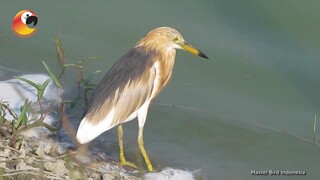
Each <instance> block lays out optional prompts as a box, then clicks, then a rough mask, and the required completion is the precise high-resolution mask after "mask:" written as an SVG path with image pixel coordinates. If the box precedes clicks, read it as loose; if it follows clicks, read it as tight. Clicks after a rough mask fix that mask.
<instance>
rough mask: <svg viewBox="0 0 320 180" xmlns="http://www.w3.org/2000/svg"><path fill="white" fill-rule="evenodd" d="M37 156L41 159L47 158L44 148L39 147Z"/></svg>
mask: <svg viewBox="0 0 320 180" xmlns="http://www.w3.org/2000/svg"><path fill="white" fill-rule="evenodd" d="M36 155H38V156H39V157H41V158H43V157H44V156H45V154H44V150H43V146H42V145H39V146H38V148H37V150H36Z"/></svg>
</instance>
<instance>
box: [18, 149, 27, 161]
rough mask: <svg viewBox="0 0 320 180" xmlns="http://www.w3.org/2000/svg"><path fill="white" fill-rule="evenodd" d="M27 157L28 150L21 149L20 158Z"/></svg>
mask: <svg viewBox="0 0 320 180" xmlns="http://www.w3.org/2000/svg"><path fill="white" fill-rule="evenodd" d="M25 157H26V150H25V149H24V148H21V149H20V155H19V158H21V159H22V158H25Z"/></svg>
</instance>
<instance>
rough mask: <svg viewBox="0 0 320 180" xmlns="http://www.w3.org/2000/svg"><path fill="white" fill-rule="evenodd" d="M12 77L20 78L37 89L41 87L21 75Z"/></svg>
mask: <svg viewBox="0 0 320 180" xmlns="http://www.w3.org/2000/svg"><path fill="white" fill-rule="evenodd" d="M14 78H16V79H19V80H21V81H24V82H26V83H28V84H30V85H31V86H33V87H34V88H36V89H37V90H38V91H39V90H40V89H41V86H40V85H38V84H36V83H34V82H32V81H30V80H29V79H26V78H22V77H14Z"/></svg>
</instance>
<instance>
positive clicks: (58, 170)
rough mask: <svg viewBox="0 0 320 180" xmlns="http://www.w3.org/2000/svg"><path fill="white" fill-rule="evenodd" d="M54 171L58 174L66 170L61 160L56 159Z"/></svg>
mask: <svg viewBox="0 0 320 180" xmlns="http://www.w3.org/2000/svg"><path fill="white" fill-rule="evenodd" d="M54 172H55V173H57V174H60V175H64V174H66V173H67V172H68V170H67V168H66V166H65V165H64V161H63V160H60V159H59V160H58V161H57V166H56V168H55V171H54Z"/></svg>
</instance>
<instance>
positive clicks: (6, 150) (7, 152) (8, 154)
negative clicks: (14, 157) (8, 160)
mask: <svg viewBox="0 0 320 180" xmlns="http://www.w3.org/2000/svg"><path fill="white" fill-rule="evenodd" d="M3 156H4V157H9V156H10V149H4V150H3Z"/></svg>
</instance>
